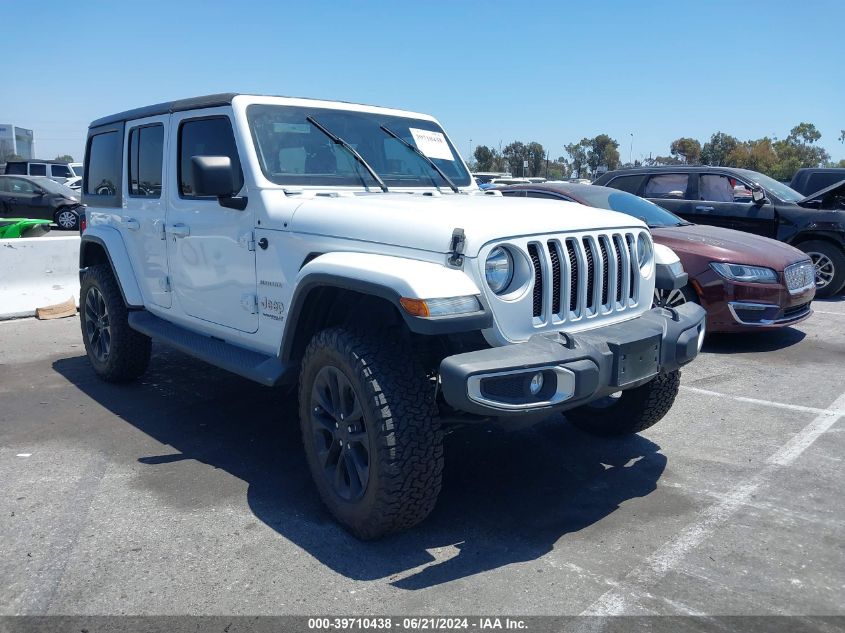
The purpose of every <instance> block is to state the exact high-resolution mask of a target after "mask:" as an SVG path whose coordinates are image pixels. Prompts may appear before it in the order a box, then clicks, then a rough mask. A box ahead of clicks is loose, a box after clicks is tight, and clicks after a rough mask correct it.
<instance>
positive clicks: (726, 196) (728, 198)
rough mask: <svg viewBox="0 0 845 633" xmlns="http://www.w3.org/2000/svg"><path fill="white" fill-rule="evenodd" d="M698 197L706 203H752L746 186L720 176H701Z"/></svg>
mask: <svg viewBox="0 0 845 633" xmlns="http://www.w3.org/2000/svg"><path fill="white" fill-rule="evenodd" d="M698 195H699V198H700V199H701V200H706V201H707V202H752V198H751V188H750V187H749V186H748V185H746V184H745V183H743V182H742V181H739V180H737V179H736V178H731V177H730V176H723V175H720V174H702V175H701V177H700V179H699V181H698Z"/></svg>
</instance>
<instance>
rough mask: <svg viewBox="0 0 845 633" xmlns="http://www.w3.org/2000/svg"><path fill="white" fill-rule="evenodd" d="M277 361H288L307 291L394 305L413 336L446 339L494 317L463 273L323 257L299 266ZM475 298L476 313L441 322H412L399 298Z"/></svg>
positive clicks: (428, 265)
mask: <svg viewBox="0 0 845 633" xmlns="http://www.w3.org/2000/svg"><path fill="white" fill-rule="evenodd" d="M294 286H295V288H296V289H295V291H294V294H293V297H292V299H291V305H290V309H289V310H288V319H287V323H286V326H285V334H284V339H283V341H284V342H283V344H282V358H288V357H289V355H290V353H291V350H292V347H293V339H294V334H295V332H296V327H297V324H298V322H299V316H300V313H301V311H302V309H303V307H304V305H305V303H306V300H307V298H308V294H309V293H310V292H311V290H313V289H315V288H318V287H334V288H341V289H344V290H352V291H355V292H359V293H361V294H367V295H372V296H375V297H380V298H382V299H385V300H387V301H389V302H390V303H391V304H393V305H394V306H395V307H396V309H397V311H398V312H399V314H401V315H402V318H403V319H404V321H405V323H406V324H407V326H408V328H409V329H410V330H411V331H412V332H416V333H418V334H428V335H435V334H449V333H455V332H468V331H474V330H482V329H485V328H489V327H491V326H492V324H493V317H492V314H491V313H490V310H489V308H488V307H487V305H486V301H485V300H484V296H483V294H482V293H481V291H480V290H479V289H478V286H477V285H476V284H475V282H474V281H473V280H472V279H471V278H470V277H469V276H468V275H467V274H466V273H464V272H463V271H462V270H458V269H453V268H447V267H446V266H444V265H442V264H435V263H432V262H424V261H420V260H415V259H407V258H404V257H393V256H389V255H375V254H370V253H348V252H347V253H327V254H325V255H320V256H318V257H316V258H315V259H313V260H311V261H310V262H308V263H307V264H305V266H303V267H302V268H301V269H300V271H299V274H298V275H297V277H296V281H295V284H294ZM468 295H474V296H477V297H478V300H479V301H480V302H481V306H482V309H481V310H480V311H478V312H473V313H469V314H461V315H456V316H444V317H429V318H421V317H415V316H412V315H410V314H408V313H407V312H405V310H404V309H403V308H402V307H401V305H400V303H399V299H400V298H402V297H407V298H412V299H435V298H445V297H461V296H468Z"/></svg>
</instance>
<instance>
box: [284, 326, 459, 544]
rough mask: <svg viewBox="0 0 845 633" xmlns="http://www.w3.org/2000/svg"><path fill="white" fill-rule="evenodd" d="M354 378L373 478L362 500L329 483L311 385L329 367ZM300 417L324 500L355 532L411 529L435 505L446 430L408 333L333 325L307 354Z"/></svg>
mask: <svg viewBox="0 0 845 633" xmlns="http://www.w3.org/2000/svg"><path fill="white" fill-rule="evenodd" d="M327 366H329V367H334V368H336V369H339V370H340V371H341V372H342V373H343V375H344V376H345V377H346V378H347V379H348V380H349V384H350V385H351V386H352V388H353V389H354V391H355V395H356V396H357V398H358V401H359V403H360V405H361V408H362V410H363V420H364V424H365V426H366V432H367V438H368V442H369V457H368V459H369V467H368V468H369V471H368V472H369V479H368V482H367V484H366V487H365V489H364V490H363V492H362V493H360V494H362V496H361V498H360V499H358V500H354V501H350V500H347V499H344V498H343V497H342V496H341V495H340V494H339V493H338V492H337V491H336V489H335V488H334V487H333V485H332V484H331V483H330V481H329V479H328V477H327V476H326V474H325V472H324V469H323V467H322V466H321V465H320V461H319V458H318V448H317V442H315V440H314V439H313V437H312V435H313V426H312V424H313V422H312V419H311V417H310V416H311V414H312V405H311V402H312V388H313V386H314V383H315V379H316V378H317V375H318V373H319V372H320V370H321V369H322V368H324V367H327ZM299 418H300V425H301V428H302V439H303V444H304V446H305V455H306V458H307V461H308V466H309V468H310V470H311V475H312V477H313V479H314V482H315V484H316V486H317V490H318V491H319V494H320V497H321V499H322V500H323V503H325V505H326V506H327V507H328V509H329V511H330V512H331V513H332V515H333V516H334V517H335V518H336V519H337V521H338V522H340V523H341V524H342V525H343V526H344V527H346V528H347V529H348V530H349V531H350V532H352V534H354V535H355V536H357V537H358V538H360V539H364V540H370V539H375V538H379V537H381V536H383V535H385V534H388V533H391V532H396V531H399V530H402V529H405V528H409V527H411V526H413V525H415V524H417V523H419V522H420V521H422V520H423V519H425V518H426V517H427V516H428V515H429V513H430V512H431V511H432V509H433V508H434V505H435V503H436V501H437V495H438V494H439V493H440V488H441V484H442V478H443V434H442V432H441V430H440V425H439V421H438V419H437V408H436V406H435V403H434V398H433V389H432V385H431V383H430V381H429V380H427V378H426V376H425V373H424V371H423V370H422V368H421V367H420V365H419V363H417V362H415V360H414V356H413V353H412V352H411V350H410V349H409V346H408V345H407V344H406V343H404V341H403V340H402V338H401V337H400V336H399V335H398V334H396V335H387V334H385V333H383V332H380V333H379V334H378V335H374V334H369V333H363V332H353V331H349V330H346V329H343V328H330V329H326V330H323V331H321V332H319V333H317V334H316V335H315V336H314V338H313V339H312V340H311V342H310V343H309V345H308V347H307V348H306V350H305V354H304V357H303V359H302V371H301V374H300V382H299Z"/></svg>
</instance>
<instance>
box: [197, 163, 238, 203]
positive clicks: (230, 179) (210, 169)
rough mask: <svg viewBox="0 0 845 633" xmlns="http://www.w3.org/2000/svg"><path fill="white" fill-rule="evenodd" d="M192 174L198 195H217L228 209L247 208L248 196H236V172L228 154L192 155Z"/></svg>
mask: <svg viewBox="0 0 845 633" xmlns="http://www.w3.org/2000/svg"><path fill="white" fill-rule="evenodd" d="M191 175H192V176H193V178H194V193H195V194H196V195H198V196H215V197H216V198H217V202H219V203H220V206H221V207H226V208H228V209H237V210H238V211H243V210H244V209H246V203H247V198H246V196H241V197H237V196H235V194H236V193H237V192H236V191H235V172H234V169H233V168H232V159H231V158H229V157H228V156H192V157H191Z"/></svg>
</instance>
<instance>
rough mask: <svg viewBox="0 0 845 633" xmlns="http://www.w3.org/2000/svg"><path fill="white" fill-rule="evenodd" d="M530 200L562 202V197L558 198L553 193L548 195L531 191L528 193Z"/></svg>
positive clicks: (543, 192)
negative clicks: (544, 199) (542, 199)
mask: <svg viewBox="0 0 845 633" xmlns="http://www.w3.org/2000/svg"><path fill="white" fill-rule="evenodd" d="M528 197H529V198H548V199H549V200H561V199H562V198H561V197H560V196H557V195H555V194H553V193H547V192H545V191H529V192H528Z"/></svg>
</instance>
